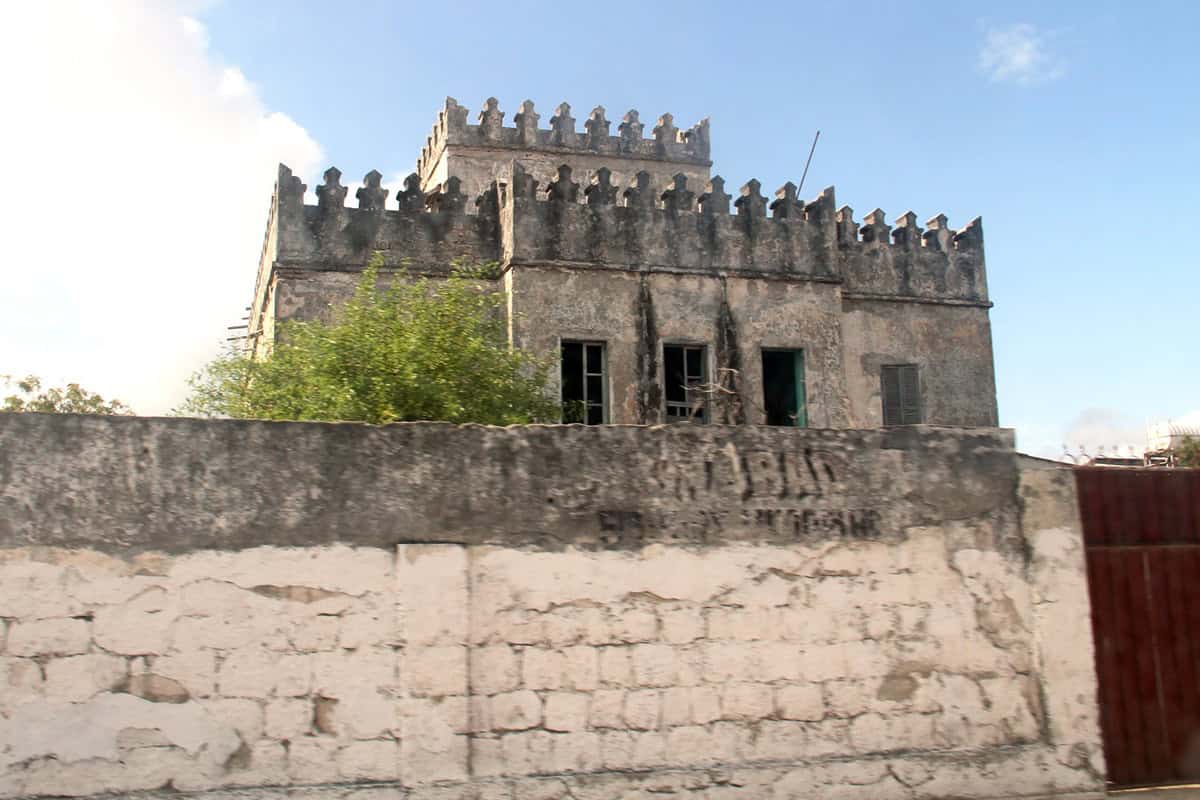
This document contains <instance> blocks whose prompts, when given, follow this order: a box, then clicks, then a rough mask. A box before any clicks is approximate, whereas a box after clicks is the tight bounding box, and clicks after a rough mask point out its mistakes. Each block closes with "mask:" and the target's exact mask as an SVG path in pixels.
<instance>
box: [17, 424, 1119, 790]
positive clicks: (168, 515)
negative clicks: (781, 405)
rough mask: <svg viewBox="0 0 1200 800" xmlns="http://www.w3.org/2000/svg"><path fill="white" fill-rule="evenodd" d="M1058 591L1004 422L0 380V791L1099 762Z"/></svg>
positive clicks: (1083, 594)
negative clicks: (806, 422)
mask: <svg viewBox="0 0 1200 800" xmlns="http://www.w3.org/2000/svg"><path fill="white" fill-rule="evenodd" d="M1088 613H1089V606H1088V597H1087V584H1086V577H1085V572H1084V562H1083V553H1082V541H1081V538H1080V532H1079V523H1078V513H1077V511H1076V505H1075V494H1074V482H1073V476H1072V475H1071V473H1070V472H1069V471H1068V470H1059V469H1054V468H1048V467H1046V466H1045V465H1044V464H1039V463H1037V462H1034V461H1033V460H1024V459H1021V458H1020V457H1018V456H1017V455H1016V454H1015V453H1014V452H1013V450H1012V441H1011V435H1010V433H1009V432H1006V431H1000V430H995V429H951V428H934V427H925V426H918V427H912V428H903V429H886V430H853V431H828V430H793V429H770V428H759V427H753V426H734V427H723V426H670V427H632V426H630V427H623V426H609V427H600V428H583V427H577V426H545V427H539V426H530V427H514V428H490V427H480V426H451V425H445V424H425V423H417V424H403V425H392V426H385V427H371V426H364V425H357V424H309V423H268V422H242V421H205V420H188V419H150V418H109V417H88V416H54V415H39V414H0V797H38V796H63V795H68V796H87V795H102V794H119V795H122V796H125V795H129V794H130V793H140V795H138V796H143V797H146V798H159V797H164V798H165V797H168V796H178V795H177V793H178V792H190V793H195V796H198V797H206V798H217V797H220V798H226V797H233V796H235V795H236V796H238V797H246V798H256V799H257V798H272V799H274V798H283V797H306V798H309V797H311V798H347V799H348V798H355V799H356V800H366V799H367V798H371V799H372V800H375V799H376V798H385V797H386V798H401V797H404V798H440V799H447V798H464V799H465V798H475V799H476V800H483V799H484V798H487V799H491V798H496V799H499V798H504V800H517V799H518V798H547V799H548V798H577V799H578V798H596V800H601V799H603V800H608V798H615V797H622V798H661V797H663V796H671V797H675V796H679V797H688V798H822V799H823V800H824V798H863V800H866V799H867V798H870V800H887V799H888V798H906V799H912V800H917V799H918V798H921V799H924V798H1013V797H1025V798H1029V797H1076V798H1083V797H1101V796H1103V774H1104V764H1103V757H1102V755H1101V752H1100V744H1099V734H1098V731H1097V724H1096V717H1097V711H1096V700H1095V694H1096V686H1095V677H1094V672H1093V667H1092V663H1093V662H1092V644H1091V639H1090V633H1089V629H1088V625H1087V619H1088ZM235 790H236V792H235Z"/></svg>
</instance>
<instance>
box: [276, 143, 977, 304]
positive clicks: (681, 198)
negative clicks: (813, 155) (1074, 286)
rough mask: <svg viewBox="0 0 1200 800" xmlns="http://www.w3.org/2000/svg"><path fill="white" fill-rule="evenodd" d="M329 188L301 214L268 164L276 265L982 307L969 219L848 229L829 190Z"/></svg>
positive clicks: (667, 184)
mask: <svg viewBox="0 0 1200 800" xmlns="http://www.w3.org/2000/svg"><path fill="white" fill-rule="evenodd" d="M341 177H342V176H341V173H340V172H339V171H338V170H337V169H336V168H330V169H329V170H327V171H326V172H325V174H324V180H323V182H322V183H321V185H319V186H318V187H317V188H316V190H315V193H316V195H317V205H315V206H311V205H305V204H304V191H305V187H304V185H303V184H302V183H300V181H299V179H298V178H296V177H295V176H293V175H292V174H291V171H290V170H289V169H288V168H287V167H284V166H282V165H281V166H280V172H279V183H278V185H277V189H276V201H275V203H276V223H275V227H276V237H275V240H276V241H277V248H278V254H277V259H278V260H279V261H280V262H282V263H287V264H290V265H296V266H308V267H309V268H314V269H326V270H330V269H332V270H336V269H359V268H361V267H362V266H363V265H364V264H365V263H366V261H367V259H368V258H369V256H370V254H371V253H372V252H374V251H379V252H381V253H383V255H384V258H385V263H386V264H387V265H388V266H401V265H403V264H407V265H408V266H409V267H410V268H412V269H414V270H416V271H419V272H425V273H429V274H439V273H445V272H447V271H448V270H449V268H450V265H451V264H452V263H453V262H454V261H457V260H466V261H469V262H474V263H482V262H489V261H499V262H501V263H503V264H505V265H509V264H514V265H521V264H550V265H558V266H564V267H571V266H576V267H582V268H589V269H615V270H637V271H677V272H685V273H696V274H722V275H725V274H746V275H757V276H761V277H765V278H777V279H798V280H812V281H824V282H836V283H842V284H843V285H844V292H845V293H846V294H847V295H848V296H854V297H863V298H878V299H883V300H901V301H903V300H923V301H932V302H937V301H949V302H966V303H972V304H984V303H986V302H987V282H986V274H985V269H984V256H983V228H982V223H981V222H980V220H978V219H976V220H973V221H972V222H971V223H969V224H968V225H967V226H966V227H964V228H963V229H961V230H958V231H955V230H952V229H951V228H950V227H949V224H948V221H947V219H946V217H945V215H938V216H936V217H933V218H932V219H930V220H929V221H928V222H926V226H925V228H921V227H920V226H918V224H917V217H916V215H915V214H913V213H912V212H908V213H906V214H903V215H902V216H900V217H899V218H898V219H896V220H894V222H893V224H888V222H887V220H886V217H885V215H884V213H883V211H881V210H879V209H876V210H874V211H872V212H870V213H869V214H867V215H866V216H865V217H863V219H862V221H861V222H856V221H855V220H854V216H853V212H852V211H851V209H850V208H849V207H847V206H843V207H842V208H840V209H838V208H837V205H836V203H835V199H834V190H833V187H829V188H827V189H825V190H824V191H822V192H821V193H820V194H819V195H817V197H815V198H813V199H812V200H809V201H804V200H802V199H800V197H799V189H798V188H797V186H796V185H795V184H794V183H792V182H790V181H789V182H787V183H785V184H784V185H783V186H781V187H779V188H778V189H777V190H776V191H775V192H774V194H773V197H768V196H766V195H764V193H763V190H762V184H761V183H760V182H759V181H757V180H753V179H752V180H749V181H747V182H746V183H745V184H743V185H742V186H741V187H740V188H738V189H737V190H736V192H730V191H729V190H727V188H726V184H725V181H724V179H723V178H722V177H721V176H719V175H717V176H713V177H712V178H711V179H710V180H709V181H707V182H706V184H705V185H704V186H694V185H693V181H692V180H691V179H689V177H688V176H687V175H685V174H684V173H682V172H679V173H676V174H675V175H674V176H673V177H671V178H670V179H669V180H666V181H663V180H661V179H660V180H655V179H654V178H653V177H652V176H651V175H650V174H649V173H648V172H646V171H644V170H641V171H638V172H636V173H634V174H633V175H632V176H631V177H630V178H629V179H628V180H627V181H624V182H621V181H617V180H616V179H615V177H614V172H613V170H610V169H609V168H607V167H599V168H598V169H595V170H593V171H590V172H589V173H587V174H583V175H581V174H579V173H577V172H576V170H575V169H574V168H572V167H571V165H569V164H562V165H560V166H559V167H558V168H557V171H556V172H555V174H554V178H553V179H552V180H550V181H548V182H540V181H539V180H538V179H537V178H536V177H535V176H534V175H533V174H532V173H531V172H529V171H527V170H526V169H525V168H524V167H523V166H522V165H521V164H520V163H519V162H517V161H515V160H513V161H510V162H509V164H508V165H507V167H506V170H505V171H504V172H503V174H500V175H498V176H497V177H496V179H495V180H493V181H492V183H491V184H490V186H488V187H487V188H486V189H485V190H484V191H483V192H482V193H480V194H478V195H477V196H475V197H471V196H468V195H467V194H466V193H465V192H464V191H463V189H462V184H461V181H460V180H459V179H458V178H457V177H454V176H451V177H449V178H447V179H446V180H444V181H443V182H442V183H440V184H439V186H438V189H437V190H436V191H433V192H423V191H422V190H421V188H420V187H421V181H420V178H419V176H418V175H417V174H416V173H414V174H411V175H409V176H408V177H407V178H406V179H405V181H404V185H403V188H401V189H399V190H398V191H396V192H395V194H394V196H392V194H391V193H390V192H389V190H388V189H386V188H384V187H383V185H382V175H381V174H380V173H379V172H377V171H374V170H373V171H371V172H369V173H367V174H366V175H365V176H364V178H363V183H362V186H361V187H359V188H357V189H356V190H355V192H354V194H355V197H356V198H357V201H358V207H357V208H352V207H348V206H347V205H346V198H347V195H348V194H349V189H348V188H347V187H346V186H343V185H342V183H341Z"/></svg>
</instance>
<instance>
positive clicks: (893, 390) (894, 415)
mask: <svg viewBox="0 0 1200 800" xmlns="http://www.w3.org/2000/svg"><path fill="white" fill-rule="evenodd" d="M881 382H882V384H883V385H882V387H881V394H882V395H883V424H884V425H900V424H901V422H900V419H901V417H900V368H899V367H897V366H892V365H887V366H884V367H883V368H882V370H881Z"/></svg>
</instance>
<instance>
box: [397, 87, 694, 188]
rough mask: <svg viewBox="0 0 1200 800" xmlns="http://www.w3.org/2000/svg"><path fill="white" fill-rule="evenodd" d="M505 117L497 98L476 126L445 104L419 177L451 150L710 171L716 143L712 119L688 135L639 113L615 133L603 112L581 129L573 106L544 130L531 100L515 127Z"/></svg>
mask: <svg viewBox="0 0 1200 800" xmlns="http://www.w3.org/2000/svg"><path fill="white" fill-rule="evenodd" d="M504 116H505V114H504V112H503V111H501V110H500V104H499V102H498V101H497V100H496V98H494V97H489V98H488V99H487V100H486V101H485V102H484V105H483V109H482V110H481V111H480V112H479V113H478V115H477V116H476V121H475V122H474V123H471V122H469V121H468V117H469V112H468V110H467V109H466V108H465V107H464V106H460V105H459V104H458V101H456V100H455V99H454V98H452V97H447V98H446V104H445V106H444V108H443V109H442V110H441V111H440V112H439V113H438V116H437V121H436V122H435V123H434V126H433V131H432V132H431V133H430V135H429V137H428V138H427V139H426V142H425V146H424V147H423V148H422V150H421V154H420V156H419V157H418V158H417V174H418V175H420V176H421V178H422V180H428V179H429V176H431V175H433V174H434V172H435V170H436V168H437V166H438V162H439V160H440V159H441V158H442V157H443V154H444V152H445V150H446V148H447V146H451V145H460V146H465V147H472V148H490V149H496V148H499V149H510V150H525V151H539V152H546V153H560V154H562V153H578V154H590V155H602V156H607V157H609V158H612V159H630V158H632V159H646V160H655V161H665V162H674V163H679V164H690V165H695V166H702V167H708V166H711V163H712V162H711V161H710V155H711V138H710V132H709V123H708V120H707V119H704V120H701V121H700V122H698V123H697V124H695V125H693V126H692V127H690V128H687V129H680V128H678V127H677V126H676V125H675V120H674V117H673V116H672V115H671V114H663V115H662V116H661V117H659V118H658V120H657V121H656V122H655V123H654V124H653V125H650V126H649V128H650V131H649V135H648V136H647V135H645V133H646V128H647V125H646V123H644V122H642V120H641V118H640V116H639V114H638V112H637V111H636V110H630V111H629V112H627V113H626V114H625V115H624V117H622V119H621V121H620V122H619V123H618V124H617V125H616V126H615V127H616V130H615V132H614V131H613V130H612V129H613V127H614V126H613V123H612V122H611V121H610V120H609V119H608V117H607V112H606V111H605V109H604V107H603V106H596V107H595V108H594V109H592V111H591V112H590V113H589V114H588V115H587V117H586V119H584V121H583V124H582V129H580V128H579V126H577V125H576V118H575V117H574V116H573V115H572V112H571V106H570V105H568V104H567V103H561V104H560V105H559V106H558V107H557V108H556V109H555V110H554V112H553V113H552V114H551V115H549V116H548V117H547V119H546V125H545V126H543V125H542V124H541V120H542V115H541V114H539V113H538V112H537V111H536V110H535V108H534V104H533V101H531V100H526V101H525V102H524V103H522V104H521V106H520V108H519V109H518V110H517V111H516V113H514V114H513V115H512V125H511V126H507V125H505V124H504Z"/></svg>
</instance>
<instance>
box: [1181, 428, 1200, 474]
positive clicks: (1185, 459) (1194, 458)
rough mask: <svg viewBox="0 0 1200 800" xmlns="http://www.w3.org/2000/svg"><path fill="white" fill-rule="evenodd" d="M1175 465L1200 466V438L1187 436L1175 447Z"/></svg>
mask: <svg viewBox="0 0 1200 800" xmlns="http://www.w3.org/2000/svg"><path fill="white" fill-rule="evenodd" d="M1175 465H1176V466H1178V467H1200V438H1196V437H1195V436H1185V437H1183V441H1182V442H1180V443H1179V447H1177V448H1175Z"/></svg>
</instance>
